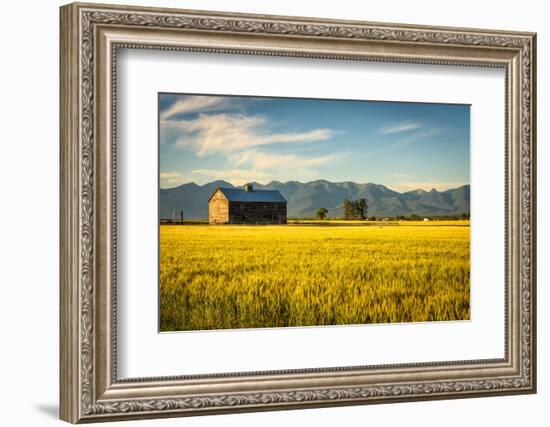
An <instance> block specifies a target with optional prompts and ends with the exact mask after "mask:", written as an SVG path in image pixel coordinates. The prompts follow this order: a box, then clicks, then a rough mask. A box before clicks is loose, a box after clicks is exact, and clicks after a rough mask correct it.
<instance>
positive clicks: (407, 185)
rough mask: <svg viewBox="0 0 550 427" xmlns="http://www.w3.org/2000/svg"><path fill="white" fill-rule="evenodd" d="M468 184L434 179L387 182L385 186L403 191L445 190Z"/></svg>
mask: <svg viewBox="0 0 550 427" xmlns="http://www.w3.org/2000/svg"><path fill="white" fill-rule="evenodd" d="M466 184H468V183H467V182H436V181H424V182H402V183H398V184H388V185H387V187H388V188H391V189H392V190H395V191H399V192H400V193H404V192H407V191H412V190H418V189H421V190H424V191H430V190H431V189H432V188H435V189H436V190H437V191H445V190H450V189H453V188H458V187H462V186H463V185H466Z"/></svg>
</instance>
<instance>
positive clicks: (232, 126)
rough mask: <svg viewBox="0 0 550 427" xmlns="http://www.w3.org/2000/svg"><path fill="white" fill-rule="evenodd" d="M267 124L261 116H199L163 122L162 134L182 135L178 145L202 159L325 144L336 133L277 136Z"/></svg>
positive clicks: (284, 133) (300, 133) (310, 132)
mask: <svg viewBox="0 0 550 427" xmlns="http://www.w3.org/2000/svg"><path fill="white" fill-rule="evenodd" d="M267 125H268V121H267V120H266V119H265V118H264V117H262V116H247V115H243V114H200V115H199V116H198V117H197V118H196V119H193V120H164V121H161V127H162V130H163V131H167V132H171V133H172V134H174V131H176V132H177V133H179V138H178V139H177V142H176V144H177V145H179V146H183V147H188V148H191V149H193V151H195V153H196V154H197V155H199V156H205V155H208V154H213V153H230V152H236V151H240V150H243V149H249V148H252V147H260V146H265V145H270V144H281V143H306V142H313V141H322V140H328V139H330V138H331V137H332V136H333V135H334V134H335V131H333V130H331V129H311V130H308V131H304V132H289V133H287V132H283V133H280V132H279V133H278V132H273V131H270V130H268V129H267Z"/></svg>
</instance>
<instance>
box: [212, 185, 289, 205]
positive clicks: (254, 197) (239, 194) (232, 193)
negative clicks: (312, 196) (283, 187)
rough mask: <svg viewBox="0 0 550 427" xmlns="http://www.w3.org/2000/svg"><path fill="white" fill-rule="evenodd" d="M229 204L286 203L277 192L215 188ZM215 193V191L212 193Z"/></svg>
mask: <svg viewBox="0 0 550 427" xmlns="http://www.w3.org/2000/svg"><path fill="white" fill-rule="evenodd" d="M216 190H220V191H221V192H222V193H223V195H224V196H225V197H226V198H227V200H229V201H230V202H263V203H286V199H285V198H284V197H283V195H282V194H281V193H280V192H279V190H250V191H247V190H243V189H241V188H221V187H219V188H217V189H216ZM214 193H215V191H214Z"/></svg>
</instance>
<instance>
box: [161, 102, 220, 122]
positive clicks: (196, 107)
mask: <svg viewBox="0 0 550 427" xmlns="http://www.w3.org/2000/svg"><path fill="white" fill-rule="evenodd" d="M226 99H227V98H223V97H221V96H185V97H183V98H181V99H178V100H177V101H176V102H175V103H174V104H172V105H171V106H170V107H169V108H168V109H166V110H165V111H163V112H162V113H161V114H160V118H161V120H168V119H169V118H171V117H173V116H175V115H177V114H185V113H196V112H199V111H206V110H211V109H214V108H215V107H221V106H222V105H223V104H225V107H226V108H227V107H228V105H227V104H228V103H227V102H226Z"/></svg>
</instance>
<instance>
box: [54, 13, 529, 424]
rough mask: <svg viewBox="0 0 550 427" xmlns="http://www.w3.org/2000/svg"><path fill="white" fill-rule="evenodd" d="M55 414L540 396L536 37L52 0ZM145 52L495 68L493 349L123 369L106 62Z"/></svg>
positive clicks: (110, 84)
mask: <svg viewBox="0 0 550 427" xmlns="http://www.w3.org/2000/svg"><path fill="white" fill-rule="evenodd" d="M60 24H61V35H60V53H61V60H60V71H61V75H60V139H61V141H60V144H61V150H60V154H61V176H60V181H61V182H60V184H61V199H60V216H61V217H60V417H61V419H63V420H65V421H68V422H71V423H80V422H98V421H113V420H125V419H138V418H157V417H158V418H160V417H173V416H189V415H204V414H219V413H229V412H247V411H265V410H281V409H297V408H312V407H324V406H336V405H358V404H374V403H390V402H402V401H418V400H434V399H447V398H465V397H480V396H489V395H505V394H525V393H535V392H536V249H535V248H536V241H535V236H536V169H535V167H536V163H535V160H536V108H535V106H536V99H535V95H536V35H535V34H534V33H527V32H511V31H496V30H480V29H464V28H447V27H428V26H418V25H402V24H383V23H369V22H354V21H332V20H324V19H314V18H297V17H282V16H263V15H247V14H232V13H218V12H204V11H189V10H176V9H162V8H145V7H130V6H113V5H99V4H85V3H74V4H70V5H66V6H63V7H62V8H61V10H60ZM123 48H124V49H151V50H167V51H182V52H202V53H205V54H208V53H223V54H228V55H232V54H241V55H252V56H255V55H259V56H266V57H269V56H276V57H279V56H283V57H298V58H300V57H303V58H317V59H319V60H329V59H338V60H354V61H378V62H391V63H403V64H439V65H446V66H474V67H475V66H480V67H497V68H501V69H503V70H504V71H505V75H506V78H505V88H504V90H503V93H502V95H503V97H504V98H505V106H506V113H505V115H506V117H505V131H504V133H505V144H504V146H505V165H504V167H505V176H503V177H502V179H503V180H504V182H505V188H506V193H505V212H504V216H505V230H503V233H504V240H505V253H504V254H503V257H504V258H505V261H506V262H505V267H506V268H505V272H504V277H505V283H502V286H504V288H505V289H504V294H505V307H504V311H505V316H504V323H505V324H504V329H505V332H504V336H505V340H504V341H505V342H504V343H503V346H504V357H503V358H498V359H476V360H457V361H445V362H438V361H433V362H425V363H424V362H423V363H405V364H382V365H369V366H338V367H334V368H315V367H312V368H308V369H295V370H282V371H281V370H275V371H269V370H268V371H261V372H239V373H224V372H219V373H215V374H208V375H191V376H170V377H145V378H131V379H119V378H118V376H117V370H118V366H117V364H118V361H117V343H119V342H120V337H119V336H118V335H117V306H118V304H119V301H118V300H117V286H116V278H117V274H116V273H117V251H118V250H119V249H120V248H118V247H117V234H116V221H117V210H116V197H117V186H116V167H117V161H118V160H119V159H117V151H116V126H117V110H116V102H117V97H116V85H117V77H118V76H117V74H116V62H117V51H118V50H120V49H123Z"/></svg>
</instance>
